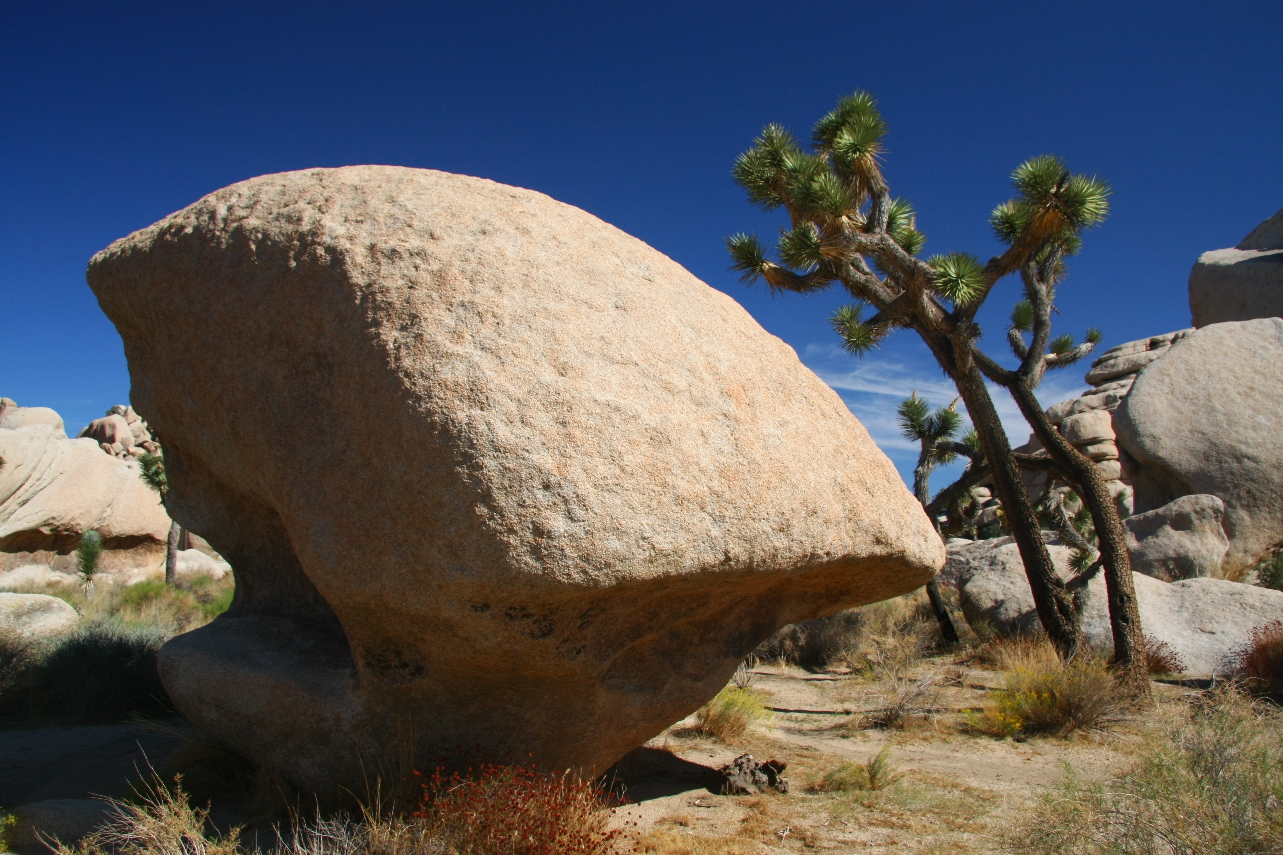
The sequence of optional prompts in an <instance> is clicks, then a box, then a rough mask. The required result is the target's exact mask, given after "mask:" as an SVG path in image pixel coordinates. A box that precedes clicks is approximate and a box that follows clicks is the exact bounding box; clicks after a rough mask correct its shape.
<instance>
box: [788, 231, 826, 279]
mask: <svg viewBox="0 0 1283 855" xmlns="http://www.w3.org/2000/svg"><path fill="white" fill-rule="evenodd" d="M779 253H780V260H781V261H783V262H784V263H785V264H787V265H788V266H789V267H792V268H795V269H797V270H811V269H813V268H815V267H817V266H818V265H819V264H820V262H821V261H823V260H824V254H823V252H822V251H821V247H820V232H819V230H818V229H816V228H815V226H814V225H812V224H811V223H802V224H801V225H799V226H798V227H797V228H795V229H786V230H784V231H782V232H781V233H780V242H779Z"/></svg>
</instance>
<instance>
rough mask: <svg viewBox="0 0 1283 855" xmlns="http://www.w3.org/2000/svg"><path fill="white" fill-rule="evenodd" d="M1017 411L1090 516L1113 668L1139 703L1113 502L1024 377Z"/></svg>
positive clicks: (1142, 662)
mask: <svg viewBox="0 0 1283 855" xmlns="http://www.w3.org/2000/svg"><path fill="white" fill-rule="evenodd" d="M1008 388H1009V389H1010V391H1011V394H1012V397H1013V398H1015V400H1016V405H1017V406H1019V407H1020V412H1021V413H1022V414H1023V415H1024V417H1025V419H1026V420H1028V422H1029V424H1030V426H1032V427H1033V429H1034V434H1035V435H1036V436H1037V437H1038V439H1039V440H1040V441H1041V442H1042V444H1043V447H1044V448H1046V449H1047V453H1048V454H1049V455H1050V456H1051V458H1052V459H1053V460H1055V461H1056V463H1057V465H1058V466H1059V468H1060V470H1061V471H1062V473H1063V474H1064V475H1065V476H1066V477H1067V478H1070V479H1072V480H1073V481H1074V486H1075V487H1076V488H1077V489H1078V495H1079V496H1080V497H1081V498H1082V501H1083V504H1084V505H1086V506H1087V510H1088V512H1089V513H1090V514H1091V519H1092V523H1093V524H1094V525H1095V527H1096V537H1097V539H1098V542H1099V548H1100V562H1101V565H1102V567H1103V568H1104V571H1105V589H1106V592H1107V595H1108V598H1109V625H1110V629H1111V630H1112V633H1113V640H1114V665H1115V668H1116V669H1117V671H1118V674H1119V676H1120V677H1121V678H1122V679H1123V681H1124V682H1125V683H1126V684H1127V686H1128V688H1130V689H1131V690H1133V691H1134V692H1136V695H1137V700H1138V701H1139V702H1141V703H1147V702H1148V701H1149V699H1150V690H1149V666H1148V663H1147V662H1146V658H1145V638H1144V635H1143V634H1142V632H1141V625H1140V610H1139V608H1138V606H1137V602H1136V587H1135V584H1134V583H1133V580H1132V566H1131V556H1130V555H1129V554H1128V552H1127V541H1126V538H1125V536H1124V534H1123V524H1122V521H1121V520H1120V519H1119V517H1118V508H1117V506H1116V505H1115V504H1114V499H1113V497H1112V496H1110V495H1109V491H1108V490H1107V489H1106V488H1105V480H1104V479H1103V478H1102V477H1101V475H1100V470H1099V469H1097V468H1096V464H1095V463H1093V462H1092V461H1091V460H1090V459H1089V458H1087V457H1086V456H1084V455H1083V454H1082V453H1080V452H1079V451H1078V450H1077V449H1075V448H1074V447H1073V446H1072V445H1070V444H1069V442H1068V441H1067V440H1066V439H1065V438H1064V437H1063V436H1061V435H1060V432H1059V431H1058V430H1056V429H1055V428H1054V427H1052V425H1051V423H1050V422H1049V421H1047V415H1046V413H1045V412H1043V409H1042V406H1041V405H1040V404H1039V403H1038V399H1037V398H1036V397H1035V396H1034V393H1033V390H1032V389H1031V388H1030V387H1029V384H1028V383H1027V382H1025V381H1024V380H1023V379H1020V378H1018V379H1016V380H1015V381H1014V382H1012V383H1011V384H1010V386H1009V387H1008Z"/></svg>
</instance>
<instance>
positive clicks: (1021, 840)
mask: <svg viewBox="0 0 1283 855" xmlns="http://www.w3.org/2000/svg"><path fill="white" fill-rule="evenodd" d="M1280 769H1283V727H1281V723H1280V721H1279V717H1278V713H1277V711H1275V710H1273V709H1268V708H1265V707H1261V706H1259V705H1254V704H1253V703H1252V702H1251V701H1250V700H1249V699H1248V698H1246V697H1245V696H1243V695H1242V694H1240V693H1238V692H1236V691H1234V690H1232V689H1224V688H1222V689H1219V690H1217V691H1214V692H1211V693H1208V694H1207V695H1205V696H1204V697H1202V698H1201V699H1200V700H1199V701H1198V702H1197V703H1195V704H1194V705H1192V709H1191V710H1190V713H1189V715H1188V716H1186V717H1183V719H1182V720H1179V721H1178V722H1177V723H1175V724H1174V725H1171V726H1169V727H1168V728H1166V729H1164V730H1163V731H1161V732H1160V733H1158V734H1157V735H1156V736H1154V737H1152V738H1151V739H1150V740H1149V741H1148V744H1147V745H1146V750H1145V751H1144V752H1142V753H1141V754H1140V756H1139V760H1138V761H1137V762H1136V764H1135V766H1134V767H1132V768H1131V769H1129V770H1128V771H1127V772H1125V773H1124V774H1122V775H1119V776H1118V777H1116V778H1114V779H1113V780H1109V781H1106V782H1103V783H1101V782H1096V783H1093V782H1084V781H1081V780H1078V779H1075V778H1070V780H1069V781H1067V782H1066V783H1065V784H1064V785H1063V786H1062V787H1061V788H1060V789H1059V790H1057V791H1055V792H1052V793H1050V794H1048V795H1047V796H1046V797H1045V798H1044V799H1043V800H1042V803H1041V805H1040V806H1039V807H1038V808H1037V809H1036V810H1035V811H1033V812H1032V813H1031V814H1030V815H1029V816H1028V818H1027V820H1026V821H1024V822H1022V823H1021V824H1020V826H1019V827H1018V828H1017V829H1016V830H1015V831H1014V833H1013V834H1012V835H1011V836H1010V838H1009V840H1008V841H1007V842H1008V843H1009V845H1010V847H1011V849H1012V850H1013V851H1018V852H1028V853H1035V855H1042V853H1046V855H1053V853H1055V855H1060V853H1080V855H1097V854H1098V855H1159V853H1162V855H1257V853H1259V855H1266V853H1278V852H1283V811H1280V809H1279V806H1280V804H1283V775H1280V774H1279V770H1280Z"/></svg>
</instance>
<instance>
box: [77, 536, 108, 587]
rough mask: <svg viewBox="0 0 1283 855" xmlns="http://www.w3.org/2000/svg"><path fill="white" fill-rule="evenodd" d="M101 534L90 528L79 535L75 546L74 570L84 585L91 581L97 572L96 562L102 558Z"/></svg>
mask: <svg viewBox="0 0 1283 855" xmlns="http://www.w3.org/2000/svg"><path fill="white" fill-rule="evenodd" d="M102 552H103V543H102V535H101V534H99V533H98V532H96V531H94V530H92V529H90V530H89V531H87V532H85V533H84V534H83V535H81V537H80V544H79V545H78V546H77V547H76V570H77V572H78V573H79V574H80V579H81V581H83V582H84V583H85V584H86V585H87V584H89V583H91V582H93V580H94V574H95V573H97V572H98V562H99V560H101V559H102Z"/></svg>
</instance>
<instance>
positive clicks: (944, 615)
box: [913, 443, 958, 647]
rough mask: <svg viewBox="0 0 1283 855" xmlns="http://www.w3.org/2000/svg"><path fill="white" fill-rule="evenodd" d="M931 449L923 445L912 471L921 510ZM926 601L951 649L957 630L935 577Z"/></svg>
mask: <svg viewBox="0 0 1283 855" xmlns="http://www.w3.org/2000/svg"><path fill="white" fill-rule="evenodd" d="M931 469H932V464H931V449H930V448H929V447H928V446H927V445H926V444H925V443H924V444H923V446H922V452H921V453H920V454H919V455H918V465H917V466H916V467H915V468H914V470H913V494H914V495H915V496H917V498H918V502H919V503H920V504H921V505H922V508H923V510H926V509H927V506H928V505H930V504H931ZM928 514H929V515H930V516H931V525H932V527H934V528H935V530H936V534H939V533H940V523H939V522H938V521H937V520H936V518H935V515H934V514H930V512H929V511H928ZM927 600H929V601H930V603H931V611H932V612H934V613H935V616H936V623H938V624H939V625H940V640H941V641H942V642H943V643H944V645H945V646H946V647H952V646H953V645H955V644H957V643H958V630H957V628H956V627H955V626H954V625H953V618H951V617H949V609H948V607H947V606H945V604H944V595H943V594H941V593H940V581H939V579H937V578H936V577H935V576H932V577H931V581H930V582H927Z"/></svg>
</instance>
